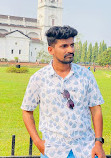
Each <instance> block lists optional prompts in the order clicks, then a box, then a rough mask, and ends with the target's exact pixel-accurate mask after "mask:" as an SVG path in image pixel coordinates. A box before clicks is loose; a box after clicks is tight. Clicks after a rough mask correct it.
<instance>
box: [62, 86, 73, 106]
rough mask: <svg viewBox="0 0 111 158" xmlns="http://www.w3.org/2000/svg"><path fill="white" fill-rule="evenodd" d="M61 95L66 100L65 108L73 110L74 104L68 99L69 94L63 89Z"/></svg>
mask: <svg viewBox="0 0 111 158" xmlns="http://www.w3.org/2000/svg"><path fill="white" fill-rule="evenodd" d="M62 94H63V97H64V98H66V99H67V106H68V107H69V108H70V109H73V108H74V102H73V101H72V100H71V98H70V93H69V92H68V91H67V90H65V89H64V91H63V93H62Z"/></svg>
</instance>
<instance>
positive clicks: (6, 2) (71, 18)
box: [0, 0, 111, 46]
mask: <svg viewBox="0 0 111 158" xmlns="http://www.w3.org/2000/svg"><path fill="white" fill-rule="evenodd" d="M37 4H38V0H0V14H2V15H12V16H21V17H30V18H37ZM63 25H70V26H72V27H74V28H75V29H77V30H78V32H79V37H80V39H81V41H82V42H85V41H86V40H87V41H88V44H89V43H90V42H91V43H92V44H93V45H94V44H95V42H98V44H99V43H100V42H102V41H103V40H104V41H105V43H106V44H107V46H111V0H63Z"/></svg>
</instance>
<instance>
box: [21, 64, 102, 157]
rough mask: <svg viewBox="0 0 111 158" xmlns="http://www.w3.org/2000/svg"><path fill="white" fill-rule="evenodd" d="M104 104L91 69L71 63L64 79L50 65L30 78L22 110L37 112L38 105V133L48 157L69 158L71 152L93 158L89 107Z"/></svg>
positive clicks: (78, 155) (92, 137) (76, 155)
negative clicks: (72, 105)
mask: <svg viewBox="0 0 111 158" xmlns="http://www.w3.org/2000/svg"><path fill="white" fill-rule="evenodd" d="M64 89H65V90H68V91H69V93H70V98H71V100H72V101H73V102H74V108H73V109H69V108H68V106H67V99H66V98H64V97H63V91H64ZM103 103H104V100H103V98H102V95H101V93H100V91H99V88H98V86H97V83H96V80H95V78H94V76H93V74H92V72H90V71H89V70H88V69H86V68H84V67H82V66H79V65H76V64H71V70H70V73H69V74H68V75H67V76H66V77H65V78H64V79H63V78H62V77H60V76H59V75H58V74H57V73H56V72H55V71H54V69H53V67H52V64H49V65H48V66H45V67H44V68H42V69H40V70H39V71H37V72H36V73H35V74H34V75H33V76H32V77H31V78H30V81H29V84H28V86H27V89H26V93H25V96H24V99H23V103H22V106H21V108H22V109H23V110H26V111H34V109H35V108H36V107H37V105H38V104H39V112H40V119H39V130H40V131H41V132H42V133H43V139H45V154H46V155H47V156H48V158H61V157H63V158H66V157H67V155H68V153H69V151H70V150H71V149H72V151H73V153H74V155H75V157H76V158H90V157H91V150H92V147H93V146H94V139H95V136H94V132H93V130H92V128H91V113H90V108H89V107H93V106H96V105H100V104H103Z"/></svg>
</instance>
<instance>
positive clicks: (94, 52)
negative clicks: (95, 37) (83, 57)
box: [92, 42, 98, 63]
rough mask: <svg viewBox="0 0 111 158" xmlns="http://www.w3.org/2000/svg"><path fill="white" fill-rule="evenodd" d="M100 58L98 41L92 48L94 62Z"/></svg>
mask: <svg viewBox="0 0 111 158" xmlns="http://www.w3.org/2000/svg"><path fill="white" fill-rule="evenodd" d="M97 58H98V43H97V42H96V43H95V45H94V46H93V49H92V62H93V63H95V62H96V61H97Z"/></svg>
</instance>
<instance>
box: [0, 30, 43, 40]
mask: <svg viewBox="0 0 111 158" xmlns="http://www.w3.org/2000/svg"><path fill="white" fill-rule="evenodd" d="M14 32H19V33H21V34H22V35H24V36H26V37H27V38H29V39H30V40H32V41H35V42H38V43H42V41H41V40H40V39H39V38H31V37H29V36H28V35H26V34H24V33H23V32H22V31H19V30H15V31H12V32H8V33H4V34H2V33H0V37H5V36H7V35H9V34H12V33H14Z"/></svg>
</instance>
